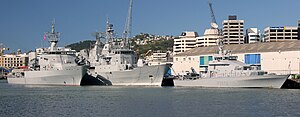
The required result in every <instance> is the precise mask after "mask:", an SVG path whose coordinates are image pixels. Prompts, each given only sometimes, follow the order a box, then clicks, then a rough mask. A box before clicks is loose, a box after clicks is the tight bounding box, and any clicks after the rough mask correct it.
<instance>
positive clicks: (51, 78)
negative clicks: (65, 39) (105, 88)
mask: <svg viewBox="0 0 300 117" xmlns="http://www.w3.org/2000/svg"><path fill="white" fill-rule="evenodd" d="M47 38H49V43H50V47H48V48H37V49H36V51H35V52H31V53H29V56H33V57H29V59H30V60H29V61H30V62H29V68H28V69H14V70H13V71H12V73H10V74H9V75H8V77H7V80H8V83H11V84H39V85H80V83H81V80H82V78H83V76H84V75H85V74H86V73H87V68H88V67H87V66H86V65H84V61H83V60H82V59H77V58H76V51H75V50H71V49H68V48H64V47H56V45H57V43H58V41H59V33H58V32H55V27H54V22H53V23H52V31H51V32H47V33H45V35H44V39H45V40H46V39H47ZM80 63H81V64H80Z"/></svg>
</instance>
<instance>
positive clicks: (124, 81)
mask: <svg viewBox="0 0 300 117" xmlns="http://www.w3.org/2000/svg"><path fill="white" fill-rule="evenodd" d="M169 67H170V64H162V65H155V66H143V67H137V68H134V69H132V70H125V71H112V72H99V71H97V74H98V75H100V76H102V77H104V78H106V79H108V80H109V81H111V83H112V85H126V86H127V85H146V86H148V85H149V86H161V83H162V80H163V78H164V75H165V74H166V73H167V71H168V69H169Z"/></svg>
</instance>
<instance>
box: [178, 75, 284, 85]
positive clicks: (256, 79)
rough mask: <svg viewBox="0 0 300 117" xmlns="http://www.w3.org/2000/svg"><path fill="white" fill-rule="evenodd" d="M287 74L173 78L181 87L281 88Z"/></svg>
mask: <svg viewBox="0 0 300 117" xmlns="http://www.w3.org/2000/svg"><path fill="white" fill-rule="evenodd" d="M288 77H289V75H265V76H251V77H230V78H229V77H223V78H200V79H196V80H178V79H176V80H174V85H175V86H179V87H180V86H181V87H224V88H225V87H233V88H234V87H236V88H238V87H240V88H281V86H282V85H283V84H284V82H285V81H286V80H287V78H288Z"/></svg>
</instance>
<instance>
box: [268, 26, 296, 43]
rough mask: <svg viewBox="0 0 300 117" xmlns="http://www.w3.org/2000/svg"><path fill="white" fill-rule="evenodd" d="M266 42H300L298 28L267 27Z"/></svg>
mask: <svg viewBox="0 0 300 117" xmlns="http://www.w3.org/2000/svg"><path fill="white" fill-rule="evenodd" d="M264 33H265V34H264V36H265V41H266V42H277V41H293V40H298V27H297V26H286V27H267V28H265V29H264Z"/></svg>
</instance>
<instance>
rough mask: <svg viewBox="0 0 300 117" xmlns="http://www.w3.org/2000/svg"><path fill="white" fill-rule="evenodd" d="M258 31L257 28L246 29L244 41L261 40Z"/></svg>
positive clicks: (253, 41)
mask: <svg viewBox="0 0 300 117" xmlns="http://www.w3.org/2000/svg"><path fill="white" fill-rule="evenodd" d="M260 35H261V34H260V32H259V30H258V28H249V29H247V30H246V37H245V43H256V42H261V41H262V40H261V37H260Z"/></svg>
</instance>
